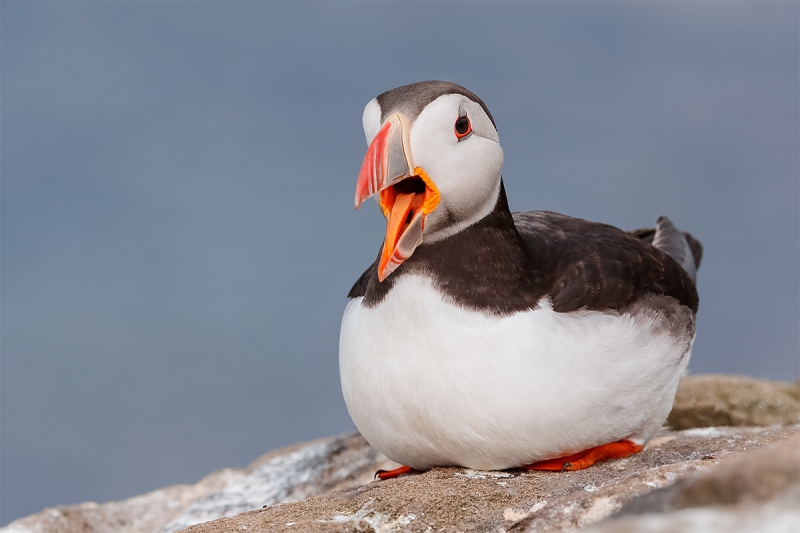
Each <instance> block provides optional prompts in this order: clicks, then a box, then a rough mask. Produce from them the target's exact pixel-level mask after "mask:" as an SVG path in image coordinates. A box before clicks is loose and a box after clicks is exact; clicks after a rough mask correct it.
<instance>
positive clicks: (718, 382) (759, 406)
mask: <svg viewBox="0 0 800 533" xmlns="http://www.w3.org/2000/svg"><path fill="white" fill-rule="evenodd" d="M797 423H800V380H798V381H796V382H794V383H788V382H785V381H771V380H768V379H754V378H748V377H745V376H725V375H715V374H703V375H698V376H689V377H685V378H683V379H682V380H681V383H680V386H679V387H678V393H677V394H676V395H675V403H674V405H673V407H672V412H671V413H670V415H669V418H668V419H667V425H669V426H670V427H671V428H673V429H689V428H700V427H714V426H773V425H789V424H797Z"/></svg>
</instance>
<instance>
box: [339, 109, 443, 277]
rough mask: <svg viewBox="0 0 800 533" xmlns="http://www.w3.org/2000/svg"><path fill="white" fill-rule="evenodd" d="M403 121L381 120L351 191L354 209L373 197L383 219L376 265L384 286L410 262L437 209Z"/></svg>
mask: <svg viewBox="0 0 800 533" xmlns="http://www.w3.org/2000/svg"><path fill="white" fill-rule="evenodd" d="M408 132H409V125H408V119H406V117H404V116H403V115H402V114H400V113H395V114H393V115H392V116H391V117H389V119H387V120H386V122H385V123H384V125H383V127H381V129H380V131H378V133H377V135H375V138H374V139H373V140H372V143H370V145H369V148H368V149H367V155H366V156H365V157H364V163H363V164H362V165H361V172H359V174H358V184H357V185H356V198H355V203H356V209H358V208H359V207H360V206H361V203H362V202H363V201H364V200H366V199H367V198H369V197H370V196H372V195H374V194H376V193H378V194H379V202H380V206H381V210H382V211H383V214H384V216H385V217H386V239H385V240H384V242H383V251H382V252H381V258H380V261H379V262H378V280H380V281H383V280H385V279H386V277H387V276H388V275H389V274H391V273H392V272H393V271H394V270H395V269H396V268H397V267H398V266H400V264H401V263H402V262H403V261H405V260H406V259H408V258H409V257H411V254H412V253H413V252H414V249H415V248H416V247H417V246H419V245H420V243H422V231H423V230H424V229H425V217H426V216H427V215H429V214H430V213H431V212H432V211H433V210H434V209H436V206H437V205H438V204H439V190H438V189H437V188H436V186H435V185H434V184H433V182H432V181H431V179H430V178H429V177H428V175H427V174H426V173H425V172H424V171H423V170H422V169H421V168H419V167H414V164H413V162H412V160H411V149H410V146H409V141H408Z"/></svg>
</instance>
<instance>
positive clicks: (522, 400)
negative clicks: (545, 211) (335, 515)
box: [339, 275, 694, 469]
mask: <svg viewBox="0 0 800 533" xmlns="http://www.w3.org/2000/svg"><path fill="white" fill-rule="evenodd" d="M664 300H665V299H663V298H662V300H661V303H662V304H663V302H664ZM668 307H669V306H665V305H661V310H656V309H655V308H653V307H650V306H646V305H639V306H635V307H634V308H631V309H630V310H629V311H628V312H625V313H616V312H597V311H577V312H571V313H556V312H554V311H553V310H552V307H551V305H550V303H549V300H547V299H544V300H542V301H541V302H540V306H539V308H538V309H536V310H533V311H526V312H522V313H517V314H515V315H512V316H507V317H497V316H493V315H489V314H485V313H481V312H476V311H473V310H469V309H465V308H462V307H460V306H458V305H456V304H454V303H452V302H451V301H449V300H448V299H447V297H445V296H443V295H442V293H440V292H439V291H438V290H437V289H436V288H435V287H434V285H433V283H432V281H431V280H430V279H429V278H427V277H422V276H411V275H407V276H403V277H401V278H400V279H399V280H398V281H397V284H396V285H395V287H394V288H393V289H392V290H391V291H390V292H389V294H388V295H387V297H386V299H385V300H384V301H383V302H381V303H380V304H379V305H377V306H376V307H373V308H367V307H365V306H363V305H362V298H356V299H354V300H352V301H351V302H350V303H349V305H348V306H347V309H346V310H345V314H344V318H343V320H342V330H341V336H340V341H339V369H340V373H341V380H342V390H343V393H344V399H345V402H346V403H347V408H348V410H349V412H350V416H351V417H352V418H353V421H354V422H355V424H356V427H358V429H359V431H361V433H362V434H363V435H364V437H365V438H366V439H367V440H368V441H369V442H370V444H372V445H373V446H374V447H375V448H376V449H378V450H379V451H380V452H382V453H384V454H385V455H386V456H387V457H389V458H390V459H392V460H394V461H397V462H399V463H401V464H405V465H408V466H411V467H414V468H419V469H426V468H430V467H432V466H437V465H460V466H466V467H471V468H476V469H502V468H510V467H515V466H521V465H525V464H529V463H531V462H534V461H538V460H542V459H548V458H551V457H558V456H563V455H566V454H569V453H574V452H577V451H580V450H584V449H586V448H589V447H592V446H598V445H600V444H605V443H607V442H611V441H615V440H619V439H622V438H626V437H629V436H634V437H636V438H638V439H647V438H648V437H649V434H650V433H652V431H654V430H655V429H657V428H658V427H659V426H660V425H661V424H662V423H663V421H664V420H665V419H666V417H667V415H668V414H669V411H670V408H671V406H672V401H673V398H674V396H675V389H676V387H677V383H678V379H679V377H680V375H681V374H682V373H683V371H684V369H685V367H686V364H687V363H688V360H689V353H690V350H691V344H692V342H693V339H694V325H693V321H694V318H693V315H692V314H691V312H690V311H689V310H688V309H687V308H685V307H680V306H678V305H677V302H675V303H674V304H673V305H672V306H671V308H668Z"/></svg>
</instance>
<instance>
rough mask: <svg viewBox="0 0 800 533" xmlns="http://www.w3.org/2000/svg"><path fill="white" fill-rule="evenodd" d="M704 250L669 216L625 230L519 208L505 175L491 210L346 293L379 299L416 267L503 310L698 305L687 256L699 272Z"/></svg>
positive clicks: (475, 303)
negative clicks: (511, 204)
mask: <svg viewBox="0 0 800 533" xmlns="http://www.w3.org/2000/svg"><path fill="white" fill-rule="evenodd" d="M651 243H652V244H651ZM670 253H674V254H676V255H678V257H673V256H671V255H670ZM701 257H702V246H701V245H700V243H699V241H697V240H696V239H694V238H693V237H692V236H691V235H688V234H684V233H680V232H678V231H677V230H675V229H674V226H672V223H671V222H669V219H666V217H662V219H659V222H658V224H657V227H656V228H655V229H652V230H650V229H645V230H636V231H634V232H625V231H623V230H620V229H618V228H615V227H613V226H609V225H607V224H600V223H596V222H589V221H586V220H582V219H578V218H572V217H568V216H564V215H560V214H557V213H553V212H549V211H531V212H527V213H513V214H512V213H511V211H510V210H509V208H508V202H507V199H506V195H505V190H504V188H503V186H502V183H501V187H500V194H499V197H498V200H497V204H496V206H495V208H494V210H493V211H492V212H491V213H490V214H489V215H487V216H486V217H484V218H483V219H482V220H480V221H478V222H477V223H475V224H473V225H472V226H470V227H468V228H466V229H465V230H463V231H461V232H459V233H457V234H455V235H452V236H450V237H447V238H445V239H443V240H441V241H437V242H434V243H429V244H427V243H424V242H423V243H422V244H421V245H420V246H419V247H417V249H416V250H415V251H414V254H413V255H412V256H411V257H410V258H409V259H407V260H406V261H405V262H404V263H403V264H401V265H400V266H399V267H398V268H397V270H395V271H394V272H393V273H392V274H391V275H390V276H389V277H388V278H387V279H385V280H384V281H383V282H379V281H378V277H377V272H376V264H375V263H373V264H372V265H371V266H370V267H369V268H368V269H367V270H366V271H365V272H364V273H363V274H362V275H361V277H360V278H359V279H358V281H357V282H356V284H355V285H354V286H353V288H352V289H351V290H350V293H349V295H348V296H349V297H351V298H355V297H359V296H363V297H364V302H363V304H364V305H366V306H367V307H373V306H375V305H377V304H379V303H380V302H381V301H382V300H383V299H384V298H385V297H386V295H387V294H388V293H389V291H391V290H392V288H393V286H394V285H395V283H396V281H397V280H398V279H400V278H401V277H402V276H404V275H409V274H413V273H418V274H424V275H428V276H430V277H431V278H432V279H433V281H434V284H435V285H436V286H437V287H438V288H439V290H441V291H442V292H443V293H444V294H445V295H446V296H447V297H449V298H450V299H452V300H453V301H454V302H456V303H457V304H459V305H462V306H464V307H466V308H471V309H475V310H481V311H484V312H489V313H492V314H495V315H508V314H512V313H515V312H519V311H524V310H528V309H534V308H536V306H537V303H538V302H539V301H540V300H541V298H542V297H544V296H549V297H550V298H551V299H552V302H553V308H554V310H555V311H557V312H569V311H575V310H578V309H592V310H605V309H622V308H625V307H627V306H629V305H631V304H633V303H635V302H637V301H639V300H641V299H642V298H644V297H645V296H648V295H661V296H669V297H672V298H675V299H676V300H678V302H680V303H681V304H682V305H685V306H687V307H689V308H690V309H691V310H692V311H693V312H697V308H698V303H699V301H698V295H697V290H696V288H695V284H694V281H693V275H690V273H689V272H687V269H686V268H684V267H682V266H681V262H683V263H684V264H685V265H687V266H691V267H693V268H694V269H695V271H696V268H697V267H698V266H699V263H700V258H701ZM688 270H691V269H688ZM692 274H693V272H692Z"/></svg>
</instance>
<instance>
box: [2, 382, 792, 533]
mask: <svg viewBox="0 0 800 533" xmlns="http://www.w3.org/2000/svg"><path fill="white" fill-rule="evenodd" d="M737 391H741V394H739V395H738V396H737ZM756 394H761V395H762V399H761V400H758V399H757V398H756ZM792 402H794V403H792ZM798 403H800V386H798V384H791V383H781V382H769V381H766V380H753V379H750V378H740V377H730V376H692V377H690V378H686V379H685V380H684V381H683V382H682V384H681V388H680V390H679V394H678V399H677V400H676V407H675V411H674V413H673V415H674V419H675V420H679V422H675V424H676V425H678V426H681V425H682V426H681V427H685V426H686V425H692V424H699V425H701V426H704V425H707V424H708V423H709V421H710V420H712V421H713V422H714V423H719V424H741V423H744V422H745V421H749V422H750V423H760V424H770V425H775V424H784V425H785V424H787V423H790V422H791V421H792V420H797V411H798V410H797V405H798ZM792 417H794V418H792ZM670 420H673V417H672V416H671V418H670ZM796 435H800V426H797V425H792V426H787V427H779V426H776V427H769V428H765V427H707V428H701V429H688V430H683V431H671V430H665V431H664V432H662V433H661V434H659V435H658V436H657V437H656V438H654V439H653V440H652V441H651V442H650V443H649V444H648V447H647V449H646V450H645V451H644V452H642V453H641V454H638V455H635V456H632V457H630V458H628V459H623V460H619V461H612V462H608V463H604V464H600V465H596V466H594V467H592V468H590V469H587V470H584V471H578V472H564V473H548V472H476V471H473V470H468V469H462V468H438V469H434V470H432V471H430V472H426V473H424V474H419V475H413V476H404V477H401V478H398V479H395V480H389V481H385V482H372V477H373V474H374V472H375V471H376V470H378V469H380V468H392V467H394V466H396V465H394V464H393V463H391V462H389V461H388V460H386V458H385V457H383V456H381V455H380V454H378V453H377V452H376V451H375V450H373V449H372V448H371V447H370V446H369V445H368V444H367V443H366V441H365V440H364V439H363V438H362V437H361V436H360V435H357V434H353V435H345V436H341V437H334V438H328V439H321V440H318V441H313V442H309V443H302V444H298V445H295V446H292V447H289V448H283V449H280V450H276V451H274V452H271V453H269V454H267V455H265V456H263V457H261V458H259V459H258V460H256V461H255V462H254V463H253V464H251V465H250V466H248V467H247V468H245V469H241V470H233V469H226V470H221V471H219V472H215V473H213V474H211V475H209V476H206V477H205V478H203V479H202V480H201V481H200V482H199V483H197V484H195V485H176V486H172V487H166V488H164V489H160V490H157V491H154V492H151V493H148V494H144V495H142V496H137V497H135V498H131V499H128V500H125V501H120V502H111V503H106V504H97V503H83V504H79V505H71V506H63V507H55V508H51V509H45V510H44V511H42V512H40V513H37V514H35V515H31V516H29V517H26V518H22V519H20V520H17V521H15V522H12V523H11V524H9V525H8V526H6V527H4V528H1V529H0V533H73V532H74V533H79V532H80V533H100V532H103V533H106V532H109V533H110V532H115V533H116V532H119V533H172V532H174V531H178V530H181V529H183V528H186V527H189V526H193V525H194V527H190V528H189V530H188V531H187V533H228V532H230V531H232V530H234V529H236V530H237V531H239V530H241V529H257V530H259V531H273V530H283V529H286V530H289V531H395V530H409V531H426V530H427V528H429V527H430V528H431V529H432V530H438V529H443V530H445V531H457V530H458V531H464V532H466V531H501V530H502V531H507V532H510V531H518V532H523V531H560V530H564V529H572V528H587V527H594V528H597V529H596V531H598V532H600V531H602V532H616V531H684V530H686V531H707V530H709V528H708V527H706V526H704V525H703V524H706V525H707V524H710V523H713V521H714V520H718V521H719V523H720V524H723V523H724V524H728V523H730V524H731V528H733V527H734V526H736V527H740V526H741V527H744V526H743V524H745V525H746V524H750V525H751V526H752V524H756V523H757V524H761V525H764V524H772V525H774V526H775V527H776V528H778V529H775V531H782V530H781V529H779V528H780V527H783V524H785V523H786V520H789V519H790V518H791V519H794V520H796V521H797V520H800V513H799V512H798V511H797V506H796V505H794V507H793V504H795V503H797V498H796V497H795V496H798V495H800V492H798V490H797V487H798V483H799V482H798V477H797V472H798V468H800V458H799V457H798V454H800V451H798V441H797V440H787V439H790V438H791V437H792V436H796ZM797 438H799V437H795V439H797ZM773 443H783V444H778V445H777V447H775V448H772V447H770V445H771V444H773ZM757 450H763V451H761V452H759V451H757ZM754 451H755V453H752V452H754ZM751 453H752V455H749V454H751ZM792 468H794V470H792ZM792 490H795V492H794V493H793V492H792ZM792 498H794V500H793V499H792ZM745 512H746V513H748V514H742V513H745ZM753 517H760V518H758V519H756V518H753ZM754 520H755V522H754ZM758 520H761V522H759V521H758ZM196 524H199V525H196ZM703 527H706V529H702V528H703ZM759 527H760V526H759ZM770 527H772V526H770ZM620 528H622V529H620ZM625 528H627V529H625ZM648 528H650V529H648ZM692 528H694V529H692ZM752 529H754V528H751V530H752ZM755 529H757V528H755ZM710 530H716V529H713V528H712V529H710ZM729 530H730V531H736V529H729ZM739 530H741V531H745V530H746V529H741V528H740V529H739ZM593 531H595V530H593ZM792 531H794V530H792Z"/></svg>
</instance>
